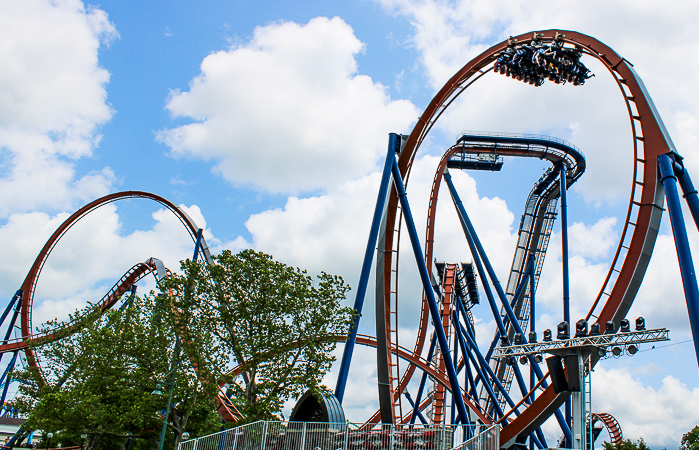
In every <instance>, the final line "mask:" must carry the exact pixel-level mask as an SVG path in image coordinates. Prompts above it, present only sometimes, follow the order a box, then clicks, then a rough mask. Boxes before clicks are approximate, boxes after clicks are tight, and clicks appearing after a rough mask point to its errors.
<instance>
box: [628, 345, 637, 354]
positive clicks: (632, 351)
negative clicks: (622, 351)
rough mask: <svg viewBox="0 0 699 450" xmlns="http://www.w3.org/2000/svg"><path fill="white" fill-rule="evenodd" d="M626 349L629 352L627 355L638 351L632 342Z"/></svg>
mask: <svg viewBox="0 0 699 450" xmlns="http://www.w3.org/2000/svg"><path fill="white" fill-rule="evenodd" d="M626 351H627V352H629V355H631V356H633V355H635V354H636V352H638V347H636V346H635V345H634V344H631V345H629V346H628V347H627V348H626Z"/></svg>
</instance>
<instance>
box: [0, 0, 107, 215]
mask: <svg viewBox="0 0 699 450" xmlns="http://www.w3.org/2000/svg"><path fill="white" fill-rule="evenodd" d="M117 36H118V33H117V32H116V29H115V28H114V26H113V24H112V23H111V22H109V20H108V18H107V15H106V13H105V12H104V11H102V10H99V9H97V8H88V9H86V8H85V7H84V5H83V4H82V2H80V1H76V0H66V1H60V2H49V1H45V0H28V1H14V0H13V1H7V2H3V3H2V5H0V63H1V65H2V67H3V70H2V73H0V98H1V99H2V102H0V155H1V158H2V159H1V161H2V162H1V163H0V167H1V169H2V177H0V196H2V198H3V203H2V206H0V215H2V216H7V215H8V214H10V213H12V212H18V211H30V210H32V209H36V208H52V209H58V208H64V207H68V206H74V205H73V202H74V201H75V200H76V199H77V200H85V199H87V198H93V197H95V196H97V195H101V194H104V193H106V192H107V191H108V190H109V188H110V186H111V184H112V183H113V181H114V174H113V173H112V172H111V171H110V170H109V169H104V170H102V171H98V172H95V173H92V174H88V175H85V176H84V177H81V178H80V179H77V180H76V179H75V170H74V162H75V160H76V159H77V158H80V157H84V156H89V155H90V154H91V153H92V150H93V149H94V147H95V146H96V145H97V144H98V142H99V140H100V136H99V134H98V133H97V127H98V126H99V125H101V124H103V123H105V122H106V121H108V120H109V119H110V118H111V117H112V114H113V110H112V109H111V107H110V106H109V105H108V104H107V102H106V97H107V93H106V90H105V85H106V83H107V82H108V81H109V73H108V72H107V71H106V70H105V69H104V68H102V67H101V66H100V65H99V61H98V59H97V56H98V49H99V47H100V44H101V43H104V42H105V41H109V40H111V39H114V38H115V37H117Z"/></svg>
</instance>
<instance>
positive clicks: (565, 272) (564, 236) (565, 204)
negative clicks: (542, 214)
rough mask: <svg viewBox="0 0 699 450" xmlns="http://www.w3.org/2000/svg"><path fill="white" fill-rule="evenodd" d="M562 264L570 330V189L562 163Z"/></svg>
mask: <svg viewBox="0 0 699 450" xmlns="http://www.w3.org/2000/svg"><path fill="white" fill-rule="evenodd" d="M560 171H561V175H560V177H559V178H560V185H561V264H562V266H563V320H564V321H565V322H567V323H568V330H570V287H569V282H568V275H569V274H568V195H567V192H568V189H567V186H566V181H567V180H566V166H565V165H564V164H561V168H560Z"/></svg>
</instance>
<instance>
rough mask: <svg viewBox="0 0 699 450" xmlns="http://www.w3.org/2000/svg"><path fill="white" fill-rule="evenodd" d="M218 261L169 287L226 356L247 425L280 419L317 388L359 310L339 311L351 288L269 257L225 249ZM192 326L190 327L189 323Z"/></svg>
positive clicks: (193, 266)
mask: <svg viewBox="0 0 699 450" xmlns="http://www.w3.org/2000/svg"><path fill="white" fill-rule="evenodd" d="M214 260H215V264H210V265H207V264H205V263H201V262H199V263H197V262H193V261H190V260H188V261H185V262H183V264H182V271H183V272H184V273H183V275H181V276H177V275H175V276H172V277H170V278H169V279H168V280H167V281H166V282H165V283H164V285H165V286H166V287H167V288H168V289H170V292H172V293H173V296H174V298H175V299H176V303H177V307H178V309H179V310H182V311H193V310H195V309H196V310H197V313H196V314H189V315H188V318H189V320H191V321H196V322H197V323H196V325H195V328H196V329H206V330H208V331H209V332H210V333H212V336H213V341H214V342H215V343H214V344H213V347H212V349H211V350H212V353H216V354H218V355H219V357H222V358H223V357H228V358H229V361H228V365H229V368H233V367H234V366H237V365H240V366H239V367H238V369H239V370H238V372H239V375H238V376H234V374H228V375H227V376H224V381H226V382H227V383H228V389H229V394H231V395H232V399H233V400H234V403H235V405H236V406H237V408H238V409H239V410H240V412H241V413H243V415H244V416H245V421H246V422H249V421H255V420H261V419H273V418H278V417H279V416H280V414H281V409H282V406H283V404H284V402H285V401H286V400H288V399H290V398H295V397H298V396H300V395H301V394H302V393H303V392H304V391H305V390H307V389H309V388H311V389H314V388H318V387H319V384H320V381H321V379H322V377H323V375H324V374H325V373H327V372H328V370H329V369H330V366H331V365H332V362H333V361H334V357H333V356H332V354H331V353H332V350H333V349H334V348H335V345H336V341H337V338H338V336H344V335H346V333H347V330H348V327H349V325H350V323H351V322H352V319H353V317H354V316H353V310H352V309H351V308H348V307H341V305H340V302H341V300H343V299H344V298H345V295H346V293H347V291H348V290H349V287H348V286H347V285H346V284H345V283H344V281H343V280H342V278H341V277H339V276H334V275H330V274H327V273H325V272H323V273H321V274H320V275H319V276H318V277H317V278H316V279H314V278H313V277H311V276H309V275H308V274H307V273H306V272H305V271H303V270H300V269H297V268H294V267H291V266H288V265H286V264H283V263H281V262H277V261H274V260H273V259H272V257H271V256H270V255H267V254H264V253H261V252H256V251H253V250H243V251H241V252H240V253H238V254H237V255H234V254H232V253H231V252H230V251H228V250H224V251H223V252H222V253H221V254H220V255H218V256H216V257H214ZM190 324H191V322H190Z"/></svg>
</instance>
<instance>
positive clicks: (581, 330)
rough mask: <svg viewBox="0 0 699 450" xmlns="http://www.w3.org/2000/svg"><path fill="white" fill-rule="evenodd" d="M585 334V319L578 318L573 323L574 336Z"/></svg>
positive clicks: (583, 335)
mask: <svg viewBox="0 0 699 450" xmlns="http://www.w3.org/2000/svg"><path fill="white" fill-rule="evenodd" d="M585 336H587V320H585V319H580V320H578V321H577V322H576V323H575V337H585Z"/></svg>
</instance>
